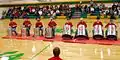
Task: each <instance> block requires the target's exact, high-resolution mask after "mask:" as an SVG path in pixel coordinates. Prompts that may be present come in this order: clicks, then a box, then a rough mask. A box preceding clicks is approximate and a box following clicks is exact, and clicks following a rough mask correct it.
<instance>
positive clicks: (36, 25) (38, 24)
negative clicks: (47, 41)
mask: <svg viewBox="0 0 120 60" xmlns="http://www.w3.org/2000/svg"><path fill="white" fill-rule="evenodd" d="M36 20H37V22H36V24H35V28H39V31H41V36H43V24H42V22H41V19H40V18H36ZM39 35H40V32H39Z"/></svg>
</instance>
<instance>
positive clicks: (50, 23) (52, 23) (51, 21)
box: [48, 18, 57, 36]
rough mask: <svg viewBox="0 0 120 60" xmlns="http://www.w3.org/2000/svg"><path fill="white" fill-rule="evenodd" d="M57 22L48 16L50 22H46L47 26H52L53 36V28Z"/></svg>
mask: <svg viewBox="0 0 120 60" xmlns="http://www.w3.org/2000/svg"><path fill="white" fill-rule="evenodd" d="M56 26H57V24H56V22H55V21H54V20H53V18H50V22H49V23H48V27H50V28H52V31H53V34H52V35H53V36H55V28H56Z"/></svg>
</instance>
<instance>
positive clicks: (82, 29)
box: [75, 21, 88, 40]
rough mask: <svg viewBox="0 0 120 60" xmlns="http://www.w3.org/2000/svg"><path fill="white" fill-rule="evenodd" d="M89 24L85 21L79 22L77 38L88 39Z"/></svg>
mask: <svg viewBox="0 0 120 60" xmlns="http://www.w3.org/2000/svg"><path fill="white" fill-rule="evenodd" d="M86 28H87V24H86V22H85V21H80V22H79V23H78V24H77V30H76V34H75V38H76V39H80V40H81V39H88V33H87V29H86Z"/></svg>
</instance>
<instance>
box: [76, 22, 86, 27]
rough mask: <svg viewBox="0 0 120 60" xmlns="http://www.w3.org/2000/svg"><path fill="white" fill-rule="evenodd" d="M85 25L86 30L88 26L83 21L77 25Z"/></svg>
mask: <svg viewBox="0 0 120 60" xmlns="http://www.w3.org/2000/svg"><path fill="white" fill-rule="evenodd" d="M80 24H81V25H84V26H85V28H86V27H87V24H86V23H85V22H84V21H83V22H79V23H78V24H77V27H78V26H79V25H80Z"/></svg>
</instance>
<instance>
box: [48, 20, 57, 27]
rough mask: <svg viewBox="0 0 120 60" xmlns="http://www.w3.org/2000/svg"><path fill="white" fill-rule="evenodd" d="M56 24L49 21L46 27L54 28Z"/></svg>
mask: <svg viewBox="0 0 120 60" xmlns="http://www.w3.org/2000/svg"><path fill="white" fill-rule="evenodd" d="M56 25H57V24H56V23H55V21H50V22H49V23H48V26H49V27H54V26H56Z"/></svg>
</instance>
